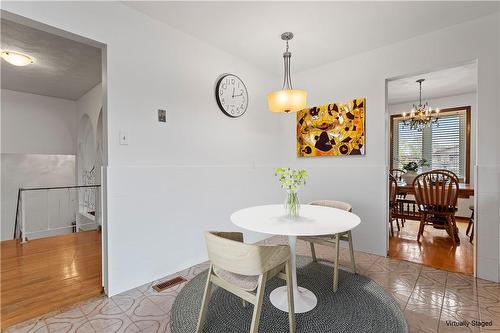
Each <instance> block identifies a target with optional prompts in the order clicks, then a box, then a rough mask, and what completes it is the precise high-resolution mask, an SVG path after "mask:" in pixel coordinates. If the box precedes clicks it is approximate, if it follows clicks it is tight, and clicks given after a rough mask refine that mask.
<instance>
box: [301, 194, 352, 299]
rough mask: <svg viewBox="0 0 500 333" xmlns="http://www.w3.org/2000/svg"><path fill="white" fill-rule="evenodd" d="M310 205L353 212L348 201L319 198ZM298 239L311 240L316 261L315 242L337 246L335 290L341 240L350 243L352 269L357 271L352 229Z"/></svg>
mask: <svg viewBox="0 0 500 333" xmlns="http://www.w3.org/2000/svg"><path fill="white" fill-rule="evenodd" d="M309 204H310V205H315V206H323V207H331V208H337V209H342V210H345V211H348V212H352V206H351V205H350V204H348V203H346V202H342V201H334V200H318V201H313V202H310V203H309ZM298 239H301V240H303V241H306V242H309V245H310V247H311V256H312V259H313V261H314V262H318V259H317V258H316V250H315V249H314V244H320V245H326V246H330V247H333V248H335V262H334V263H333V265H334V266H333V291H334V292H336V291H337V289H338V284H339V254H340V251H339V250H340V241H345V242H348V243H349V254H350V257H351V269H352V272H353V273H356V263H355V261H354V248H353V246H352V234H351V230H349V231H346V232H343V233H340V234H335V235H319V236H299V237H298Z"/></svg>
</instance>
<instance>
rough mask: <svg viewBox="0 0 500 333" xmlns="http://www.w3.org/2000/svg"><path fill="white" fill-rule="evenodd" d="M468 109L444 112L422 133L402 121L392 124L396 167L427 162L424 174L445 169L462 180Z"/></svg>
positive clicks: (396, 120) (394, 165) (463, 175)
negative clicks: (414, 162) (420, 161)
mask: <svg viewBox="0 0 500 333" xmlns="http://www.w3.org/2000/svg"><path fill="white" fill-rule="evenodd" d="M466 115H467V113H466V110H460V111H454V112H449V113H442V114H441V115H440V116H439V121H438V123H434V124H432V126H431V127H426V128H425V129H424V130H423V131H420V132H419V131H417V130H410V129H409V128H408V127H406V126H404V125H403V122H402V118H394V120H393V121H394V123H393V147H392V149H393V163H392V165H393V168H398V169H402V168H403V166H404V165H405V164H406V163H408V162H410V161H416V160H420V159H426V160H427V163H429V166H427V167H424V170H423V171H427V170H434V169H446V170H449V171H452V172H454V173H455V174H456V175H457V176H458V177H459V178H460V180H461V181H463V180H464V179H465V172H466V170H465V168H466V135H467V117H466Z"/></svg>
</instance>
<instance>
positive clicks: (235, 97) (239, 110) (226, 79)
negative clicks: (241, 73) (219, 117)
mask: <svg viewBox="0 0 500 333" xmlns="http://www.w3.org/2000/svg"><path fill="white" fill-rule="evenodd" d="M215 99H216V100H217V105H218V106H219V108H220V109H221V110H222V112H224V114H225V115H226V116H228V117H231V118H237V117H240V116H242V115H243V114H244V113H245V111H246V110H247V106H248V91H247V87H246V86H245V84H244V83H243V81H241V79H240V78H239V77H237V76H236V75H234V74H224V75H222V76H221V77H220V78H219V79H218V80H217V84H216V86H215Z"/></svg>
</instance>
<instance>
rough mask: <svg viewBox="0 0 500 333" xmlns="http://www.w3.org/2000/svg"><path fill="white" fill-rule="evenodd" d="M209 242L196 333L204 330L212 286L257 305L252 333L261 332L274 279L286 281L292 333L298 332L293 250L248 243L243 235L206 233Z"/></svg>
mask: <svg viewBox="0 0 500 333" xmlns="http://www.w3.org/2000/svg"><path fill="white" fill-rule="evenodd" d="M205 240H206V243H207V249H208V257H209V259H210V267H209V269H208V276H207V282H206V286H205V292H204V294H203V300H202V303H201V309H200V314H199V317H198V324H197V327H196V332H197V333H201V332H202V331H203V326H204V323H205V318H206V315H207V309H208V303H209V301H210V295H211V289H212V285H214V284H215V285H216V286H219V287H220V288H223V289H225V290H227V291H229V292H230V293H232V294H234V295H236V296H238V297H240V298H242V299H243V301H244V302H249V303H252V304H253V305H254V310H253V315H252V323H251V326H250V332H251V333H257V332H258V330H259V321H260V314H261V309H262V303H263V301H264V290H265V287H266V282H267V281H268V280H269V279H271V278H272V277H274V276H278V277H279V278H282V279H284V280H285V281H286V284H287V293H288V309H289V311H288V320H289V331H290V332H295V312H294V304H293V291H292V288H293V287H292V263H291V259H290V255H291V254H290V247H289V246H288V245H253V244H245V243H243V234H242V233H240V232H206V233H205Z"/></svg>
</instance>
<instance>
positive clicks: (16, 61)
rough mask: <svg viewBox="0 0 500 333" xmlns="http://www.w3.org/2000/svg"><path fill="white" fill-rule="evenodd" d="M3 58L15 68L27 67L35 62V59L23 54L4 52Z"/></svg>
mask: <svg viewBox="0 0 500 333" xmlns="http://www.w3.org/2000/svg"><path fill="white" fill-rule="evenodd" d="M2 58H3V59H5V61H7V62H8V63H9V64H12V65H14V66H26V65H29V64H32V63H33V62H34V60H35V59H34V58H33V57H31V56H29V55H27V54H24V53H22V52H17V51H10V50H5V51H2Z"/></svg>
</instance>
